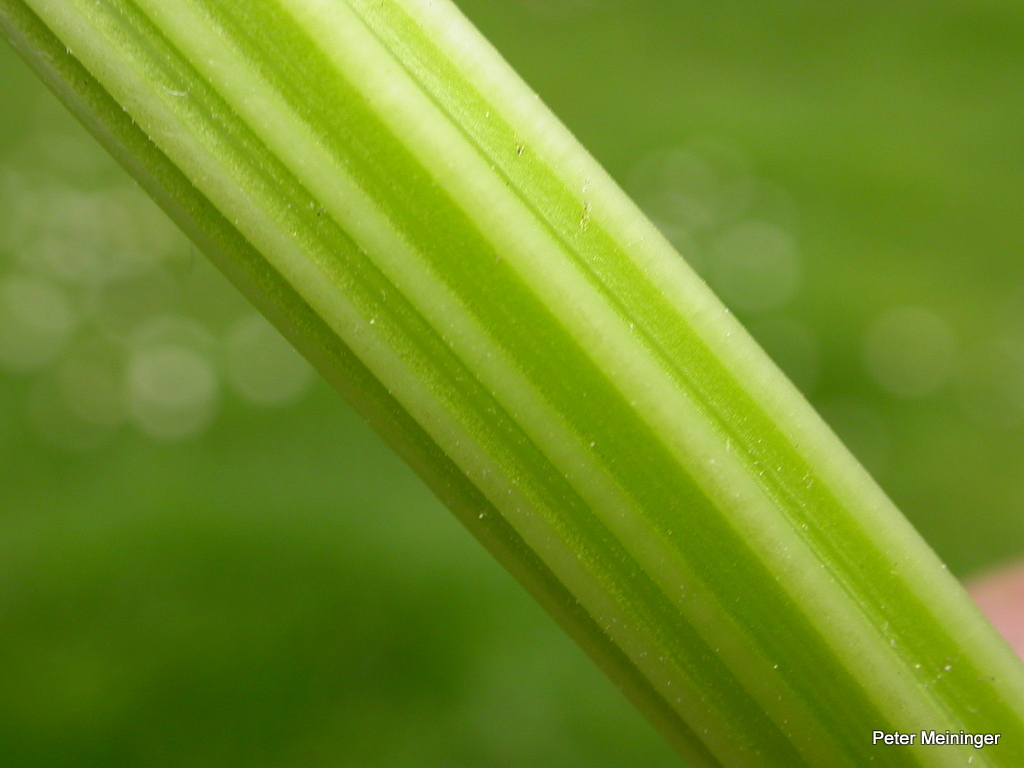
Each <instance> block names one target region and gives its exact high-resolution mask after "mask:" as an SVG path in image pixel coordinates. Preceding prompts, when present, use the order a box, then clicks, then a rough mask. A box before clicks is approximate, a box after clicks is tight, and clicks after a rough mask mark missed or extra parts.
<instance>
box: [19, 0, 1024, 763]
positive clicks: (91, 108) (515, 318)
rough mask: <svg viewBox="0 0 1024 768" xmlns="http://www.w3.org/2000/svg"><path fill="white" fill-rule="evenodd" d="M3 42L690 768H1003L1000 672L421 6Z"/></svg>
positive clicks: (428, 1) (483, 50)
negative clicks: (902, 736) (930, 740)
mask: <svg viewBox="0 0 1024 768" xmlns="http://www.w3.org/2000/svg"><path fill="white" fill-rule="evenodd" d="M0 24H2V26H3V29H4V32H5V34H6V35H7V37H8V38H9V39H10V40H11V41H12V43H13V44H14V45H15V46H16V47H17V48H18V49H19V50H20V51H21V53H22V54H23V55H24V56H25V58H26V59H27V60H28V61H29V62H30V63H31V64H32V65H33V66H34V67H35V68H36V69H37V71H38V72H39V73H40V74H41V75H42V76H43V78H44V79H45V80H46V81H47V82H48V83H49V84H50V86H51V87H52V88H53V89H54V90H55V91H56V92H57V94H58V95H59V96H60V97H61V98H62V99H63V100H64V101H65V103H66V104H67V105H68V106H69V107H70V108H71V109H72V110H73V111H74V112H75V113H76V114H77V115H78V116H79V117H80V118H81V119H82V120H83V122H85V123H86V125H87V126H88V127H89V128H90V129H91V130H92V131H93V132H94V133H95V134H96V135H97V136H98V138H99V139H100V140H101V141H103V143H104V144H105V145H106V146H107V147H108V149H110V151H111V152H112V153H113V154H114V155H115V156H116V157H117V158H118V159H119V160H120V161H121V162H122V163H123V164H124V165H125V166H126V167H128V169H129V170H130V171H131V172H132V173H133V174H134V175H135V176H136V178H138V179H139V181H140V183H142V184H143V186H145V187H146V189H147V190H148V191H149V192H150V193H151V194H153V195H154V197H156V199H157V200H158V201H159V202H160V203H161V204H162V205H163V206H164V208H165V209H166V210H167V211H168V212H169V213H170V214H171V216H172V217H174V218H175V220H176V221H178V223H179V224H180V225H181V226H182V227H183V228H184V229H185V230H186V231H187V232H188V233H189V234H190V236H191V237H192V238H193V239H194V240H195V241H196V242H197V243H198V244H199V246H200V247H201V248H203V250H204V251H206V252H207V253H208V254H209V255H210V256H211V258H213V260H214V261H215V262H217V264H218V265H219V266H220V267H221V268H222V269H223V270H224V271H225V272H226V273H227V274H228V276H229V277H230V278H231V279H232V280H233V281H234V282H235V283H236V284H237V285H238V286H239V287H240V288H241V290H242V291H244V292H245V293H246V295H247V296H249V298H250V299H252V301H253V302H254V303H256V304H257V306H259V307H260V308H261V309H262V310H263V311H264V312H266V313H267V314H268V315H269V316H270V317H271V318H272V319H273V320H274V321H275V322H276V323H277V324H278V326H279V327H280V328H281V329H282V331H283V332H284V333H285V334H286V335H288V337H289V338H291V339H292V340H293V341H294V342H295V344H296V345H297V346H298V347H299V348H300V349H301V350H302V351H303V352H304V353H305V354H306V355H307V356H308V357H309V358H310V359H311V360H313V361H314V362H315V363H316V364H317V366H318V367H319V368H320V370H321V371H322V372H323V373H324V374H325V375H326V376H327V377H328V378H329V379H330V380H331V381H332V382H333V383H334V384H335V385H336V386H337V387H338V388H339V389H341V390H342V392H343V393H344V394H345V395H346V396H347V397H348V398H349V399H350V400H351V401H352V402H353V403H354V404H355V406H356V407H357V408H358V409H359V410H360V411H361V412H362V413H363V414H364V415H365V416H366V418H367V419H369V421H370V422H371V423H372V424H373V425H374V426H375V428H377V429H378V430H379V431H380V432H381V433H382V434H383V435H384V436H385V437H386V438H387V439H388V440H389V441H390V442H391V444H392V445H393V446H394V447H395V449H396V450H397V451H398V452H399V453H401V454H402V456H403V457H405V458H406V459H407V460H408V461H409V462H410V463H411V464H412V465H413V467H415V468H416V470H417V471H418V472H419V473H420V474H421V475H422V476H423V477H424V479H425V480H426V481H427V482H428V483H429V484H430V485H431V487H432V488H433V489H434V490H435V491H436V492H437V493H438V495H440V496H441V497H442V498H443V499H444V500H445V501H446V502H447V503H448V504H449V506H451V507H452V509H453V510H454V511H455V512H456V514H458V515H459V517H460V518H461V519H462V521H463V522H464V523H465V524H466V525H467V526H468V527H469V528H470V530H471V531H472V532H473V533H474V534H475V535H476V536H477V537H478V538H479V539H480V540H481V541H482V542H483V543H484V545H485V546H487V547H488V549H490V550H491V551H492V552H493V553H494V554H495V555H496V556H497V557H498V558H499V559H500V560H501V561H502V562H503V563H504V564H505V565H506V566H507V567H508V568H509V569H510V570H511V571H512V572H513V573H514V574H515V575H516V576H517V577H518V578H519V579H520V580H521V581H522V582H523V583H524V585H525V586H526V587H527V588H528V589H529V590H530V591H531V592H532V593H533V594H534V595H535V596H536V597H537V598H538V599H539V600H540V601H541V602H542V603H543V604H544V605H545V606H546V607H547V609H548V610H549V611H550V612H551V613H552V614H553V615H554V616H555V617H556V619H558V620H559V621H560V622H561V623H562V625H563V626H564V627H565V628H566V629H567V630H568V631H569V632H570V633H571V634H572V635H573V636H574V637H575V638H576V639H577V640H578V641H579V642H580V643H581V644H582V645H583V646H584V647H585V648H586V649H587V650H588V651H589V652H590V653H591V654H592V655H593V656H594V658H595V659H596V660H597V661H598V662H599V663H600V664H601V665H602V667H603V668H604V669H605V670H606V671H607V672H608V673H609V674H610V675H611V676H612V677H613V678H614V679H615V680H616V681H618V682H619V683H620V684H621V685H622V686H623V688H624V689H625V691H626V692H627V694H628V695H629V696H630V697H631V698H632V699H633V700H634V701H635V702H636V703H637V705H638V706H639V707H640V708H641V709H642V710H643V711H644V712H645V713H646V714H647V715H648V716H649V717H650V718H651V719H652V720H653V721H654V722H655V724H656V725H657V726H658V727H659V728H660V729H661V730H662V731H663V732H664V733H665V734H666V735H667V736H668V737H669V738H670V739H671V740H672V741H673V743H674V744H676V746H677V747H678V748H679V750H680V752H681V753H682V754H683V755H684V756H686V757H688V758H689V759H690V760H691V761H692V762H693V763H694V764H695V765H704V766H725V765H728V766H752V767H753V766H786V767H787V768H788V767H790V766H800V765H813V766H829V767H833V766H859V765H864V764H868V763H871V764H873V765H879V766H882V765H885V766H962V765H965V764H967V763H968V760H971V761H972V764H973V765H978V766H982V765H987V766H1007V768H1009V767H1010V766H1020V765H1024V668H1022V666H1021V665H1020V663H1019V661H1017V660H1016V658H1015V657H1014V656H1013V655H1012V654H1011V653H1010V651H1009V650H1008V649H1007V648H1006V646H1005V644H1003V643H1002V641H1001V640H999V639H998V637H996V635H995V634H994V632H993V631H992V629H991V628H990V627H989V626H988V625H987V624H986V623H985V621H984V620H983V619H982V618H981V617H980V615H979V614H978V613H977V611H976V610H975V609H974V608H973V606H972V605H971V604H970V602H969V600H968V599H967V598H966V596H965V595H964V594H963V592H962V590H961V589H960V587H959V586H958V585H957V584H956V582H955V580H954V579H953V578H952V577H951V576H949V574H948V573H946V572H945V571H944V567H943V566H942V565H941V564H940V563H939V562H938V560H937V559H936V558H935V556H934V555H933V554H932V553H931V551H930V550H929V549H928V548H927V546H926V545H925V544H924V543H923V542H922V541H921V540H920V539H919V537H918V536H917V534H916V533H915V532H914V531H913V530H912V529H911V527H910V526H909V525H908V524H907V522H906V521H905V520H904V519H903V518H902V517H901V516H900V515H899V513H898V512H897V511H896V510H895V509H894V508H893V506H892V504H891V503H890V502H889V501H888V500H887V499H886V497H885V496H884V494H883V493H882V492H881V491H880V490H879V489H878V487H877V486H876V485H875V484H874V483H873V481H872V480H871V479H870V478H869V477H868V476H867V475H866V474H865V473H864V471H863V470H862V469H861V468H860V467H859V466H858V465H857V463H856V462H855V461H854V460H853V459H852V458H851V457H850V455H849V454H848V453H847V452H846V450H845V449H844V448H843V447H842V446H841V445H840V444H839V443H838V441H837V440H836V439H835V437H834V436H833V435H832V434H831V433H830V432H829V430H828V429H827V428H826V427H825V426H824V424H823V423H822V422H821V421H820V419H819V418H818V417H817V416H816V415H815V414H814V412H813V411H812V410H811V409H810V407H809V406H808V405H807V403H806V402H805V401H804V400H803V399H802V398H801V397H800V395H799V394H798V393H797V392H796V391H795V390H794V389H793V387H792V386H791V385H790V384H789V383H788V382H787V381H786V380H785V379H784V378H783V377H782V375H781V374H780V373H779V372H778V371H777V370H776V369H775V368H774V366H773V365H772V364H771V363H770V362H769V361H768V360H767V358H766V357H765V356H764V355H763V353H762V352H761V351H760V350H759V349H758V348H757V347H756V345H755V344H754V343H753V342H752V341H751V340H750V339H749V337H748V336H747V335H746V333H745V332H744V331H743V329H742V328H741V327H740V326H739V324H738V323H737V322H736V321H735V319H734V318H732V317H731V316H730V315H729V313H728V312H727V310H725V309H724V308H723V307H722V306H721V305H720V304H719V302H718V301H717V300H716V299H715V298H714V297H713V296H712V295H711V294H710V293H709V291H708V290H707V288H706V287H705V286H704V284H703V283H702V282H701V281H700V280H699V279H698V278H697V277H696V276H695V275H694V274H693V273H692V272H691V271H690V270H689V269H688V268H687V266H686V265H685V263H684V262H683V261H682V259H681V258H680V257H679V256H678V255H677V254H675V253H674V252H673V251H672V250H671V248H670V247H669V246H668V245H667V244H666V243H665V241H664V240H663V238H662V237H661V236H660V235H659V234H658V232H657V231H656V230H655V229H654V227H653V226H652V225H651V224H650V223H649V222H647V221H646V220H645V219H644V218H643V217H642V215H641V214H639V213H638V212H637V210H636V209H635V207H634V206H633V205H632V203H630V202H629V200H627V199H626V198H625V197H624V196H623V194H622V193H621V192H620V191H619V190H618V188H617V187H616V186H615V184H614V183H613V182H612V181H611V180H610V179H609V178H608V176H607V175H606V174H605V172H604V171H603V170H602V169H601V168H600V167H599V166H597V165H596V163H595V162H594V161H593V160H592V159H591V158H590V157H589V156H588V155H586V153H585V152H584V151H583V150H582V149H581V148H580V147H579V146H578V145H577V144H576V142H575V140H574V139H573V138H572V137H571V136H570V135H569V134H568V133H567V131H566V130H565V128H564V127H562V126H561V125H560V124H559V123H558V121H557V120H556V119H555V118H554V117H553V116H552V115H551V114H550V113H549V112H548V111H547V110H546V109H545V108H544V106H543V105H542V104H541V103H540V102H539V101H538V100H537V98H536V96H535V95H534V94H532V93H531V92H530V91H529V90H528V89H527V88H526V86H524V85H523V84H522V82H521V81H520V80H519V79H518V78H517V76H516V75H515V74H514V73H513V72H512V71H511V70H510V69H509V68H508V66H507V65H506V64H505V63H504V62H503V61H502V60H501V59H500V57H499V56H498V55H497V54H496V53H495V52H494V51H493V50H492V49H491V48H490V47H489V46H488V44H487V43H486V42H485V41H484V40H483V39H482V38H481V37H480V36H479V35H478V34H477V33H476V32H475V31H474V30H473V28H472V27H471V26H470V25H469V23H468V22H467V21H466V20H465V19H464V18H463V17H462V16H461V15H460V14H459V13H458V11H457V10H456V9H455V8H454V6H452V5H451V4H450V3H449V2H448V1H447V0H347V1H346V2H341V1H340V0H249V1H248V2H244V3H242V2H237V3H236V2H227V1H223V2H221V1H218V0H0ZM922 729H924V730H933V729H934V730H938V731H945V730H950V731H954V732H959V731H960V730H965V731H967V732H970V733H999V734H1001V738H1000V742H999V744H998V745H997V746H989V747H985V748H984V749H980V750H979V749H974V748H972V747H951V746H945V747H938V746H922V745H921V744H920V743H917V744H914V745H910V746H882V745H873V744H872V732H873V731H875V730H884V731H897V730H898V731H902V732H910V733H919V732H920V731H921V730H922ZM918 741H919V740H918Z"/></svg>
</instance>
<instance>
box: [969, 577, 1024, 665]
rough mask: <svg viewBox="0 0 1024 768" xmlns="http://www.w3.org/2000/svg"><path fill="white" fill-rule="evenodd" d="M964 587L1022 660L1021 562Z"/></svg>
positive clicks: (1023, 581) (1023, 602) (1023, 579)
mask: <svg viewBox="0 0 1024 768" xmlns="http://www.w3.org/2000/svg"><path fill="white" fill-rule="evenodd" d="M966 586H967V591H968V592H969V593H970V595H971V597H972V598H974V602H975V603H977V604H978V607H979V608H981V610H982V612H983V613H984V614H985V615H986V616H987V617H988V619H989V621H991V622H992V624H993V625H995V628H996V629H997V630H999V633H1000V634H1001V635H1002V636H1003V637H1004V638H1006V641H1007V642H1008V643H1009V644H1010V646H1011V647H1012V648H1013V649H1014V650H1015V651H1016V652H1017V653H1018V654H1019V655H1020V656H1021V657H1022V658H1024V561H1020V562H1016V563H1013V564H1012V565H1008V566H1004V567H1002V568H998V569H996V570H994V571H990V572H988V573H986V574H982V575H981V576H978V577H976V578H974V579H972V580H970V581H969V582H968V583H967V585H966Z"/></svg>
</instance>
